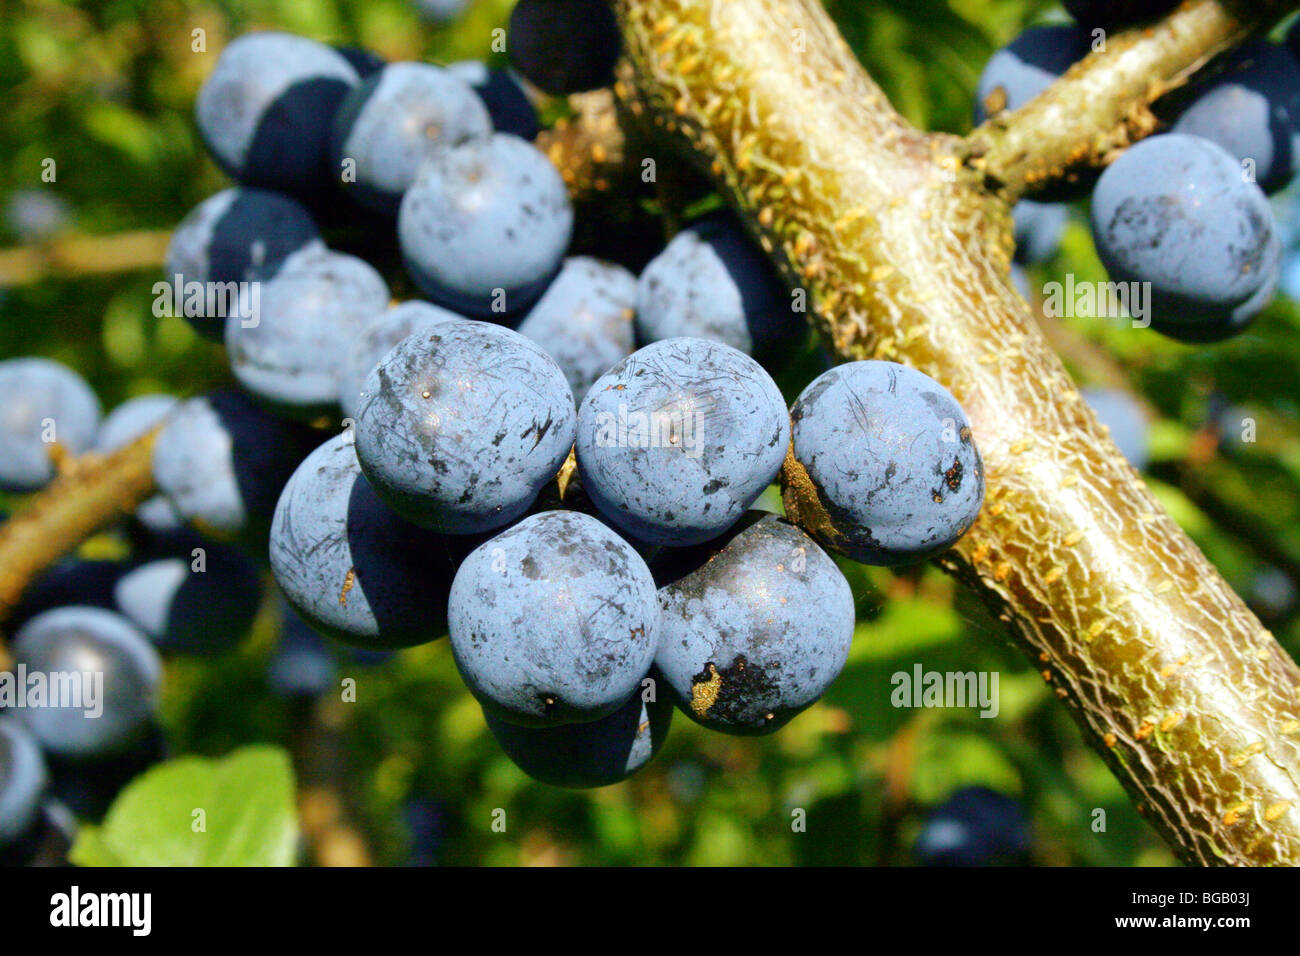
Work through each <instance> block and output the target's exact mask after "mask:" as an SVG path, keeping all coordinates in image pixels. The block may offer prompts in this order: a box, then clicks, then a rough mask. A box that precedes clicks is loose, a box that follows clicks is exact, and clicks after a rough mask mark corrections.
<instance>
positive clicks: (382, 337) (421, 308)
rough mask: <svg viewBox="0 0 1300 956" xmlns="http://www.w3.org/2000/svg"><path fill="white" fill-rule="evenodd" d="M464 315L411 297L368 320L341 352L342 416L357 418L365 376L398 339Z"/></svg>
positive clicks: (400, 339) (340, 396)
mask: <svg viewBox="0 0 1300 956" xmlns="http://www.w3.org/2000/svg"><path fill="white" fill-rule="evenodd" d="M463 319H464V316H461V315H457V314H456V313H455V312H451V311H449V310H447V309H444V308H442V307H441V306H437V305H433V304H432V303H430V302H421V301H419V300H418V299H412V300H410V301H408V302H403V303H401V304H400V305H395V306H392V307H391V308H387V309H385V310H384V311H383V312H381V313H379V314H378V315H377V316H375V317H374V318H372V319H371V320H370V321H369V322H367V323H366V326H365V328H363V329H362V330H361V334H360V335H359V336H357V338H356V341H354V342H352V344H351V345H349V346H348V348H347V350H346V352H345V354H344V356H343V363H342V368H341V370H340V372H339V407H340V408H342V409H343V416H344V417H345V418H356V416H357V406H358V405H359V404H360V402H361V389H362V388H363V387H364V386H365V384H366V376H367V375H369V374H370V372H371V371H372V370H373V369H374V367H375V366H376V365H378V364H379V360H380V359H382V358H383V357H384V356H385V355H387V354H388V353H389V352H391V351H392V350H393V348H394V347H395V346H396V345H397V343H398V342H400V341H402V339H404V338H406V337H407V336H408V335H411V334H413V333H415V332H419V331H422V330H424V329H428V328H432V327H433V326H435V325H437V324H438V323H439V322H454V321H458V320H463Z"/></svg>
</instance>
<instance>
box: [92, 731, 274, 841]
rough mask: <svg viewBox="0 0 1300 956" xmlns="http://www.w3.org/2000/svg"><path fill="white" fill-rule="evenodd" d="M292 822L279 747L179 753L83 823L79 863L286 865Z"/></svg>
mask: <svg viewBox="0 0 1300 956" xmlns="http://www.w3.org/2000/svg"><path fill="white" fill-rule="evenodd" d="M297 831H298V823H297V816H296V813H295V810H294V783H293V770H292V769H291V767H290V765H289V758H288V755H287V754H286V753H285V752H284V751H283V750H281V749H280V748H278V747H268V746H253V747H244V748H242V749H240V750H237V751H235V752H234V753H232V754H230V755H228V756H226V757H224V758H221V759H210V758H207V757H182V758H180V759H178V760H169V761H168V762H166V763H164V764H161V765H160V766H158V767H155V768H154V769H152V770H150V771H149V772H147V773H145V774H144V775H142V776H141V777H139V778H138V779H136V780H135V781H133V782H132V783H131V784H130V786H128V787H127V788H126V789H125V790H124V791H122V793H121V794H120V795H119V796H118V798H117V800H116V801H115V802H114V803H113V806H112V808H111V809H110V810H109V811H108V816H107V817H105V819H104V823H103V825H102V826H99V827H93V826H85V827H83V828H82V830H81V832H80V833H79V834H78V836H77V842H76V845H75V846H74V847H73V848H72V853H71V858H72V861H73V862H74V863H76V864H77V865H79V866H292V865H293V862H294V849H295V843H296V839H297Z"/></svg>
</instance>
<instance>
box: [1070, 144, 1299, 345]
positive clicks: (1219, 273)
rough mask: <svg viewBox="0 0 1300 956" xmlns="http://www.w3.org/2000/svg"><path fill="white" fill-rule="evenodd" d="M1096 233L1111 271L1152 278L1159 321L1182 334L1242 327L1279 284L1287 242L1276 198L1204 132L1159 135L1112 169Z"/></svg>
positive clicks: (1148, 283)
mask: <svg viewBox="0 0 1300 956" xmlns="http://www.w3.org/2000/svg"><path fill="white" fill-rule="evenodd" d="M1092 235H1093V241H1094V242H1095V244H1096V246H1097V255H1098V256H1099V257H1100V258H1101V261H1102V264H1103V265H1105V267H1106V271H1107V272H1108V273H1109V275H1110V278H1111V279H1112V280H1113V281H1115V282H1126V283H1144V286H1142V288H1147V289H1149V290H1150V291H1149V293H1148V294H1147V300H1148V304H1147V308H1148V310H1149V314H1148V316H1147V318H1148V320H1149V321H1150V323H1151V326H1152V327H1153V328H1155V329H1157V330H1158V331H1160V332H1162V333H1164V334H1165V335H1168V336H1170V337H1172V338H1175V339H1179V340H1180V341H1184V342H1211V341H1217V340H1220V339H1224V338H1227V337H1229V336H1232V335H1235V334H1237V333H1239V332H1240V331H1241V330H1242V329H1243V328H1245V327H1246V325H1247V324H1249V323H1250V321H1251V320H1252V319H1254V317H1255V316H1256V315H1257V314H1258V313H1259V312H1260V311H1261V310H1262V309H1263V308H1264V306H1266V305H1267V304H1268V302H1269V300H1270V299H1271V298H1272V297H1273V291H1274V289H1275V288H1276V286H1277V280H1278V273H1279V270H1280V267H1281V259H1282V243H1281V240H1280V239H1279V238H1278V226H1277V221H1276V220H1275V219H1274V217H1273V211H1272V209H1271V207H1270V206H1269V202H1268V197H1267V196H1265V195H1264V192H1263V190H1261V189H1260V188H1259V186H1257V185H1256V184H1255V183H1252V182H1247V181H1246V180H1245V179H1244V178H1243V177H1242V175H1241V168H1240V167H1239V166H1238V164H1237V160H1236V158H1235V157H1233V156H1231V155H1230V154H1229V153H1228V152H1226V151H1225V150H1224V149H1223V148H1222V147H1221V146H1219V145H1218V144H1217V143H1213V142H1211V141H1210V140H1208V139H1201V138H1200V137H1199V136H1189V135H1187V134H1185V133H1163V134H1161V135H1159V136H1152V137H1150V138H1149V139H1144V140H1143V141H1142V142H1140V143H1138V144H1137V145H1135V146H1133V147H1131V148H1130V149H1128V150H1126V151H1125V152H1124V154H1123V155H1122V156H1120V157H1119V159H1117V160H1116V161H1115V162H1114V163H1112V164H1111V165H1110V166H1108V167H1106V171H1105V172H1103V173H1102V174H1101V178H1100V179H1098V180H1097V188H1096V189H1095V190H1094V191H1093V196H1092Z"/></svg>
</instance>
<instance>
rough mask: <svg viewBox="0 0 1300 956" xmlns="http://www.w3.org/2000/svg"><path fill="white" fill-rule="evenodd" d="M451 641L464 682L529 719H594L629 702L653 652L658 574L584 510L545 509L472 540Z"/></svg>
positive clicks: (487, 706) (496, 708) (491, 706)
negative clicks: (475, 542) (475, 541)
mask: <svg viewBox="0 0 1300 956" xmlns="http://www.w3.org/2000/svg"><path fill="white" fill-rule="evenodd" d="M448 622H449V625H450V634H451V649H452V653H453V655H454V656H455V659H456V666H457V667H458V668H459V670H460V674H461V677H462V678H464V680H465V683H466V684H467V685H468V687H469V689H470V691H471V692H473V694H474V696H475V697H476V698H477V699H478V701H479V703H480V704H482V705H483V709H484V710H485V711H486V712H487V713H489V714H491V715H492V716H493V717H496V718H497V719H499V720H505V721H508V722H510V723H515V724H520V725H522V726H527V727H547V726H555V725H559V724H571V723H584V722H587V721H593V720H599V719H600V718H602V717H607V716H608V715H610V714H612V713H614V712H615V711H616V710H618V709H619V708H620V707H622V706H623V705H624V704H626V703H627V701H628V699H629V698H630V697H631V696H632V694H633V693H634V692H635V691H637V689H638V688H639V687H640V685H641V680H642V678H644V677H645V675H646V673H647V672H648V671H649V670H650V664H651V661H652V660H653V659H654V654H655V647H656V644H657V641H658V632H659V601H658V597H657V595H656V592H655V584H654V578H653V577H652V576H651V574H650V569H649V568H647V567H646V565H645V562H644V561H643V560H642V559H641V557H640V555H638V554H637V553H636V551H635V550H633V548H632V546H631V545H629V544H628V543H627V542H626V541H624V540H623V539H622V538H620V537H619V536H618V535H616V534H615V533H614V532H613V531H610V530H609V529H608V528H607V527H605V526H604V525H603V524H601V523H600V522H599V521H597V520H596V519H595V518H592V517H590V516H588V515H584V514H581V513H579V512H574V511H544V512H541V513H539V514H535V515H532V516H531V517H528V518H525V519H524V520H523V521H521V522H519V523H518V524H516V525H514V526H513V527H511V528H509V529H508V530H506V531H503V532H502V533H501V534H499V535H497V536H496V537H495V538H492V539H490V540H489V541H487V542H486V543H485V544H482V545H480V546H479V547H478V548H476V549H475V550H474V551H473V552H472V553H471V554H470V555H469V557H468V558H466V559H465V561H464V563H462V564H461V566H460V570H458V571H457V572H456V580H455V581H454V582H453V583H452V587H451V600H450V602H449V604H448Z"/></svg>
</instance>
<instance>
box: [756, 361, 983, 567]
mask: <svg viewBox="0 0 1300 956" xmlns="http://www.w3.org/2000/svg"><path fill="white" fill-rule="evenodd" d="M790 417H791V420H792V421H793V435H794V441H793V449H794V456H793V457H794V459H795V461H794V462H792V463H790V464H789V465H788V466H787V467H786V468H785V469H784V471H783V475H782V478H783V483H784V485H785V491H786V501H787V508H789V507H790V504H791V501H792V500H793V501H795V503H796V507H797V509H798V510H799V513H800V515H801V518H802V517H804V516H803V510H804V508H805V507H807V509H808V515H807V516H806V517H807V520H801V521H800V523H801V524H802V525H803V526H804V527H805V528H807V529H808V530H809V532H810V533H812V534H813V535H814V537H816V538H817V539H818V541H819V542H820V543H821V544H822V545H824V546H825V547H828V548H830V549H832V550H835V551H839V552H840V553H842V554H845V555H848V556H849V557H851V558H853V559H854V560H855V561H861V562H862V563H864V564H879V565H898V564H908V563H914V562H917V561H921V560H924V559H925V558H928V557H931V556H933V555H935V554H938V553H939V552H941V551H944V550H946V549H947V548H949V547H951V546H952V545H953V544H954V543H955V542H956V541H957V539H958V538H960V537H961V536H962V535H963V534H965V533H966V530H967V529H968V528H969V527H970V526H971V524H972V523H973V522H974V521H975V518H976V516H977V515H978V514H979V510H980V506H981V505H982V504H983V501H984V466H983V464H982V463H981V460H980V455H979V451H978V449H977V448H976V446H975V442H974V439H973V438H972V436H971V429H970V423H969V422H968V421H967V419H966V414H965V412H963V411H962V409H961V406H960V405H958V404H957V400H956V399H955V398H953V397H952V394H951V393H950V392H949V391H948V390H947V389H946V388H944V387H943V386H942V385H940V384H939V383H938V382H936V381H935V380H934V379H932V378H930V377H929V376H928V375H925V374H924V373H922V372H918V371H917V370H916V369H913V368H908V367H907V366H905V365H898V364H896V363H894V362H879V361H865V362H849V363H847V364H845V365H840V366H838V367H836V368H833V369H831V370H830V371H828V372H824V373H823V374H822V375H819V376H818V377H817V378H816V379H814V380H813V382H812V384H811V385H809V386H808V387H807V388H806V389H804V391H803V394H801V395H800V396H799V398H798V400H797V401H796V402H795V404H794V407H793V408H792V409H791V411H790Z"/></svg>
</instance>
